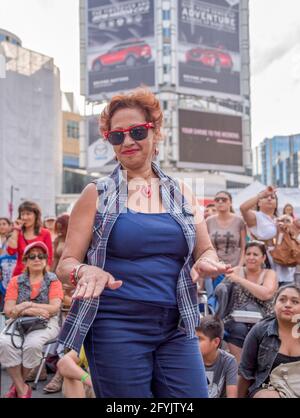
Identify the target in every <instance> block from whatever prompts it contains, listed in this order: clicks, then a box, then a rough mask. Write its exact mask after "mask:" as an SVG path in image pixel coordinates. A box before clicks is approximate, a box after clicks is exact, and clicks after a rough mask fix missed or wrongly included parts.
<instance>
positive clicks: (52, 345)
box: [31, 308, 69, 390]
mask: <svg viewBox="0 0 300 418" xmlns="http://www.w3.org/2000/svg"><path fill="white" fill-rule="evenodd" d="M68 311H69V308H68V309H65V308H61V309H60V312H59V325H60V327H62V325H63V323H64V320H65V316H66V313H67V312H68ZM58 346H59V342H58V337H56V338H53V339H52V340H50V341H48V342H46V344H45V345H44V350H43V357H42V361H41V364H40V367H39V369H38V372H37V374H36V377H35V380H34V382H33V383H32V385H31V387H32V389H33V390H36V388H37V384H38V381H39V378H40V374H41V373H42V370H43V367H44V366H45V363H46V360H47V357H48V356H49V355H56V354H57V348H58Z"/></svg>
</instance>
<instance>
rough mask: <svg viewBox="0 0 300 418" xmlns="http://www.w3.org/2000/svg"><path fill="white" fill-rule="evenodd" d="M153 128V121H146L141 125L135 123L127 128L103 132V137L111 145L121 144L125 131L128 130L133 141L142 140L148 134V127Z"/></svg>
mask: <svg viewBox="0 0 300 418" xmlns="http://www.w3.org/2000/svg"><path fill="white" fill-rule="evenodd" d="M152 128H154V125H153V123H151V122H147V123H142V124H141V125H135V126H132V127H130V128H127V129H118V130H115V131H106V132H104V138H105V139H107V140H108V142H109V143H110V144H111V145H121V144H122V143H123V142H124V140H125V133H126V132H129V135H130V137H131V138H132V139H133V140H134V141H142V140H143V139H145V138H147V136H148V129H152Z"/></svg>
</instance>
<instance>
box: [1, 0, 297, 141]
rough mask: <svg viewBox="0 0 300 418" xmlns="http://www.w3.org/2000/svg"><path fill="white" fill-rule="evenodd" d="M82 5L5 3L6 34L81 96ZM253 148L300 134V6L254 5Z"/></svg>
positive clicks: (260, 0) (282, 2) (28, 0)
mask: <svg viewBox="0 0 300 418" xmlns="http://www.w3.org/2000/svg"><path fill="white" fill-rule="evenodd" d="M78 9H79V0H0V28H3V29H6V30H9V31H11V32H13V33H15V34H16V35H17V36H19V37H20V38H21V39H22V42H23V46H24V47H25V48H28V49H32V50H34V51H38V52H41V53H43V54H45V55H49V56H51V57H54V61H55V64H56V65H57V66H58V67H59V68H60V73H61V88H62V90H63V91H73V92H74V93H75V94H76V95H77V96H79V92H80V66H79V59H80V58H79V11H78ZM249 9H250V62H251V112H252V128H251V131H252V146H253V147H254V146H256V145H257V144H258V143H259V142H260V141H262V140H263V139H264V138H266V137H272V136H274V135H290V134H296V133H300V112H299V107H300V106H299V98H300V0H249Z"/></svg>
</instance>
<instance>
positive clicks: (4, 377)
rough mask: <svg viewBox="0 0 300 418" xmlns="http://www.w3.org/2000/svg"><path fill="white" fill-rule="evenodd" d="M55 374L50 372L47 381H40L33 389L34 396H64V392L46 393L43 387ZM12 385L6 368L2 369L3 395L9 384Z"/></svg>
mask: <svg viewBox="0 0 300 418" xmlns="http://www.w3.org/2000/svg"><path fill="white" fill-rule="evenodd" d="M53 376H54V374H48V379H47V381H46V380H45V381H44V382H39V383H38V386H37V389H36V390H33V391H32V397H33V398H63V395H62V392H59V393H52V394H50V393H49V394H46V393H44V392H43V387H44V386H46V384H47V383H48V382H50V380H51V379H52V377H53ZM10 385H11V380H10V378H9V377H8V374H7V373H6V371H5V370H2V373H1V397H3V395H4V393H6V392H7V391H8V388H9V386H10Z"/></svg>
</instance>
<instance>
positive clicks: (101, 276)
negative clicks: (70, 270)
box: [72, 265, 123, 299]
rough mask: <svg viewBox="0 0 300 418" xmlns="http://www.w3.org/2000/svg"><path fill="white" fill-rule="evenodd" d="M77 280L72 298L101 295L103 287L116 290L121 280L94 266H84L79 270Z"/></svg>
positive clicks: (87, 297) (88, 297)
mask: <svg viewBox="0 0 300 418" xmlns="http://www.w3.org/2000/svg"><path fill="white" fill-rule="evenodd" d="M79 276H80V279H79V280H78V283H77V286H76V289H75V292H74V294H73V296H72V299H90V298H96V297H98V296H100V295H101V293H102V292H103V290H104V288H105V287H108V288H109V289H111V290H116V289H118V288H119V287H121V286H122V284H123V282H122V280H115V278H114V277H113V276H112V275H111V274H110V273H108V272H106V271H104V270H102V269H101V268H99V267H95V266H88V265H86V266H84V267H82V268H81V269H80V271H79Z"/></svg>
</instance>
